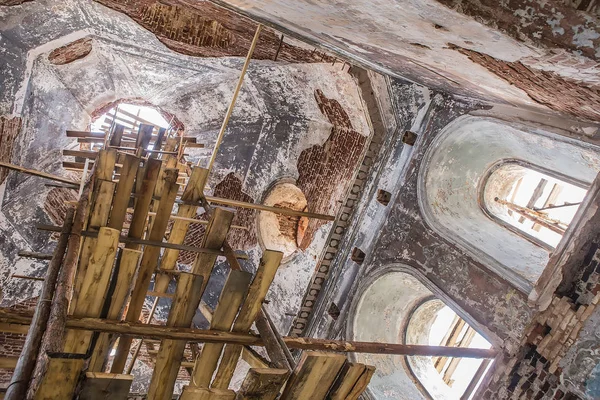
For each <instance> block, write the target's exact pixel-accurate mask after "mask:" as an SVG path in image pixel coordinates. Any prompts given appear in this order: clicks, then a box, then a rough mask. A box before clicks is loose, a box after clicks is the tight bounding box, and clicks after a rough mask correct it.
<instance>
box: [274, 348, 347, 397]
mask: <svg viewBox="0 0 600 400" xmlns="http://www.w3.org/2000/svg"><path fill="white" fill-rule="evenodd" d="M345 362H346V356H344V355H342V354H333V353H317V352H305V353H303V354H302V358H301V359H300V362H299V363H298V366H297V367H296V369H295V370H294V372H292V376H291V377H290V380H289V382H288V384H287V385H286V387H285V390H284V392H283V394H282V396H281V400H305V399H311V400H324V399H325V396H326V395H327V393H328V392H329V388H330V387H331V385H333V382H334V381H335V378H336V377H337V375H338V373H339V372H340V370H341V369H342V367H343V366H344V363H345Z"/></svg>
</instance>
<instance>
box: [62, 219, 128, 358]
mask: <svg viewBox="0 0 600 400" xmlns="http://www.w3.org/2000/svg"><path fill="white" fill-rule="evenodd" d="M119 233H120V232H119V231H118V230H116V229H112V228H106V227H102V228H100V231H99V232H98V241H97V243H96V247H95V248H94V250H93V253H92V255H91V257H90V262H89V264H88V268H87V271H86V274H85V276H84V277H83V281H82V286H81V296H80V298H79V300H78V302H77V304H76V305H75V307H73V311H72V315H74V316H77V317H93V318H95V317H99V316H100V312H101V311H102V306H103V304H104V300H105V297H106V292H107V290H108V284H109V281H110V275H111V273H112V269H113V264H114V261H115V257H116V255H117V248H118V244H119ZM91 337H92V332H87V333H82V332H77V331H72V330H70V331H67V335H66V338H65V346H64V349H65V352H66V353H76V354H85V353H87V351H88V347H89V344H90V340H91Z"/></svg>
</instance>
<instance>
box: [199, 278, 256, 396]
mask: <svg viewBox="0 0 600 400" xmlns="http://www.w3.org/2000/svg"><path fill="white" fill-rule="evenodd" d="M251 279H252V274H250V273H248V272H244V271H234V270H232V271H230V272H229V276H228V277H227V281H226V282H225V286H224V287H223V291H222V292H221V296H220V297H219V302H218V304H217V307H216V309H215V312H214V314H213V319H212V321H211V323H210V328H211V329H214V330H220V331H229V330H230V329H231V326H232V324H233V321H234V319H235V317H236V315H237V313H238V310H239V308H240V306H241V304H242V302H243V301H244V298H245V297H246V294H247V293H248V288H249V285H250V281H251ZM222 350H223V345H221V344H220V343H206V344H205V345H204V346H203V347H202V352H201V353H200V356H199V357H198V358H197V359H196V365H195V366H194V371H193V374H192V380H191V382H190V385H192V386H195V387H209V386H210V381H211V378H212V376H213V373H214V372H215V369H216V368H217V363H218V362H219V357H220V355H221V351H222Z"/></svg>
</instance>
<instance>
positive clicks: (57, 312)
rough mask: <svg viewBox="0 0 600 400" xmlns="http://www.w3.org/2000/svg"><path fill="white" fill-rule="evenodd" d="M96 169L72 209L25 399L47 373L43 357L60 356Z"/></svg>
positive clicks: (31, 395) (32, 393)
mask: <svg viewBox="0 0 600 400" xmlns="http://www.w3.org/2000/svg"><path fill="white" fill-rule="evenodd" d="M95 169H96V167H94V168H92V171H91V173H90V179H89V180H88V181H87V182H86V184H85V186H84V188H83V192H82V195H81V196H80V198H79V203H78V204H77V208H76V209H75V216H74V217H73V224H72V225H71V231H70V235H69V239H68V242H67V251H66V254H65V258H64V261H63V265H62V268H61V269H60V273H59V276H58V279H57V282H56V291H55V292H54V297H53V300H52V307H51V310H50V317H49V320H48V324H47V327H46V332H45V333H44V337H43V339H42V344H41V347H40V351H39V355H38V360H37V363H36V366H35V371H34V374H33V378H32V383H31V385H30V387H29V392H28V396H27V398H32V397H33V395H34V394H35V391H36V390H37V388H38V386H39V384H40V383H41V380H42V377H43V376H44V374H45V373H46V370H47V368H48V358H47V356H46V353H48V352H53V353H59V352H62V345H63V338H64V335H65V326H66V322H67V311H68V309H69V300H70V299H71V296H72V294H73V284H74V277H75V271H76V270H77V263H78V260H79V248H80V244H81V231H82V230H83V226H84V222H85V220H86V219H87V214H88V211H89V202H90V192H91V190H92V187H93V186H94V176H95V173H94V172H95Z"/></svg>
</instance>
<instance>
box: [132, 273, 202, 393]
mask: <svg viewBox="0 0 600 400" xmlns="http://www.w3.org/2000/svg"><path fill="white" fill-rule="evenodd" d="M202 280H203V278H202V277H201V276H196V275H194V274H189V273H186V274H181V275H180V276H179V280H178V284H177V289H176V292H175V297H174V298H173V304H172V306H171V310H170V312H169V317H168V319H167V326H169V327H188V326H190V323H191V320H192V319H193V317H194V314H195V311H196V308H197V304H196V308H194V304H190V303H191V302H192V301H193V294H194V293H196V292H197V291H198V290H200V288H201V287H202ZM185 345H186V342H184V341H175V340H163V341H162V342H161V345H160V349H159V351H158V354H157V356H156V364H155V367H154V372H153V373H152V379H151V381H150V386H149V387H148V398H149V399H154V400H168V399H171V398H172V396H173V389H174V388H175V381H176V380H177V374H178V372H179V368H180V367H181V360H182V358H183V353H184V350H185ZM132 362H133V360H132Z"/></svg>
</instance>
